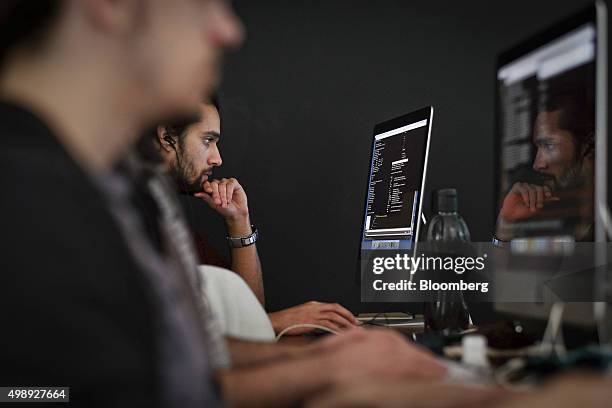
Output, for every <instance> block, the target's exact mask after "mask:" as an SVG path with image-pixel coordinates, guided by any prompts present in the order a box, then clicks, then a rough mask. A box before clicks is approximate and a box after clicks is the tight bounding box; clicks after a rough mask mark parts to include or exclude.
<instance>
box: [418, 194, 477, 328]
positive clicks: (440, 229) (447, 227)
mask: <svg viewBox="0 0 612 408" xmlns="http://www.w3.org/2000/svg"><path fill="white" fill-rule="evenodd" d="M434 202H435V203H436V207H437V212H438V214H437V215H436V216H435V217H434V218H433V219H432V220H431V222H430V224H429V228H428V230H427V241H428V242H429V243H430V244H433V245H434V246H436V245H438V246H439V247H441V248H445V247H448V246H452V245H453V244H457V243H461V242H466V243H467V242H470V231H469V229H468V227H467V224H466V223H465V221H464V220H463V218H462V217H461V216H460V215H459V213H458V212H457V210H458V207H459V205H458V198H457V190H455V189H454V188H447V189H442V190H438V191H437V192H436V197H435V200H434ZM448 273H454V272H452V271H450V272H448ZM423 314H424V317H425V330H426V331H429V332H442V333H444V334H449V333H454V332H458V331H462V330H465V329H467V328H468V327H469V324H470V315H469V312H468V308H467V305H466V303H465V300H464V298H463V295H462V294H461V292H459V293H456V292H446V291H439V292H438V296H437V300H436V301H434V302H427V303H425V305H424V311H423Z"/></svg>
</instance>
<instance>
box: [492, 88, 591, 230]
mask: <svg viewBox="0 0 612 408" xmlns="http://www.w3.org/2000/svg"><path fill="white" fill-rule="evenodd" d="M586 105H587V104H584V102H582V100H581V99H580V98H579V97H578V96H577V95H575V94H571V93H566V94H562V95H556V96H555V95H553V96H550V97H549V102H548V103H547V104H546V106H545V108H544V109H543V110H542V111H541V112H540V113H539V114H538V115H537V117H536V121H535V125H534V131H533V144H534V146H535V148H536V155H535V158H534V161H533V165H532V171H531V172H530V174H529V175H528V176H527V177H525V181H519V182H516V183H514V184H513V185H512V188H511V189H510V191H509V192H508V193H507V195H506V197H505V198H504V200H503V204H502V208H501V211H500V213H499V217H498V224H497V233H496V238H497V239H499V240H501V241H507V240H510V239H512V238H517V237H516V236H515V234H514V233H513V232H512V231H511V230H512V227H511V226H512V224H513V223H515V222H521V221H529V220H537V219H544V218H546V217H548V216H550V217H551V218H554V217H556V218H563V219H564V222H565V223H566V226H567V228H566V232H568V233H570V234H571V235H573V236H574V237H575V238H576V240H578V241H585V240H586V241H588V240H592V239H593V231H592V226H593V207H592V201H593V198H592V194H593V163H594V154H595V149H594V125H593V115H592V114H590V113H589V112H590V111H589V109H588V106H586ZM551 210H554V211H555V212H554V213H552V212H551ZM547 211H549V212H550V213H551V214H547ZM560 214H562V215H560ZM571 220H573V221H571Z"/></svg>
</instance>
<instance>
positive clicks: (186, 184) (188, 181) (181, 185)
mask: <svg viewBox="0 0 612 408" xmlns="http://www.w3.org/2000/svg"><path fill="white" fill-rule="evenodd" d="M194 173H195V169H194V167H193V165H191V162H190V161H189V160H188V158H186V157H185V156H183V155H182V154H181V153H179V152H178V151H177V152H176V166H174V167H173V168H172V178H174V181H175V182H176V185H177V187H178V189H179V192H181V193H183V194H190V195H191V194H195V193H200V192H202V191H203V189H202V175H200V176H199V177H193V174H194Z"/></svg>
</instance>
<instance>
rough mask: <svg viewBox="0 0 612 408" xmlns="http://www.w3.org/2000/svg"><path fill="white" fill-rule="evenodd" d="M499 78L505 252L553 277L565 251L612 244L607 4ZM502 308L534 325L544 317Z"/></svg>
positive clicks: (526, 48)
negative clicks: (578, 245) (610, 240)
mask: <svg viewBox="0 0 612 408" xmlns="http://www.w3.org/2000/svg"><path fill="white" fill-rule="evenodd" d="M496 69H497V71H496V105H497V106H496V138H495V139H496V146H495V149H496V151H495V161H496V168H495V171H496V177H495V179H496V188H495V217H496V218H495V237H496V238H497V239H499V241H496V242H499V243H502V244H503V243H504V242H506V243H507V251H510V252H511V253H512V255H513V256H514V261H515V266H516V265H521V263H520V262H516V259H517V258H520V257H521V256H525V257H529V258H528V263H529V265H531V266H532V267H534V269H537V268H539V271H538V272H542V273H545V272H546V271H545V269H546V260H547V259H551V258H554V257H555V256H557V255H563V251H564V250H565V249H566V247H565V246H564V245H563V243H575V242H605V241H606V230H605V225H604V223H603V222H602V212H601V209H602V208H603V209H605V208H607V180H608V177H607V176H608V175H607V172H608V166H607V151H608V146H607V12H606V6H605V4H604V3H601V2H597V3H595V4H593V5H592V6H590V7H588V8H587V9H586V10H583V11H581V12H579V13H577V14H576V15H573V16H571V17H570V18H568V19H566V20H564V21H562V22H560V23H558V24H555V25H554V26H552V27H550V28H548V29H547V30H545V31H544V32H542V33H540V34H538V35H535V36H533V37H531V38H529V39H528V40H527V41H524V42H523V43H521V44H519V45H518V46H516V47H513V48H512V49H510V50H508V51H506V52H504V53H503V54H501V55H500V56H499V58H498V62H497V68H496ZM522 265H523V266H525V265H526V264H522ZM497 308H498V309H503V310H504V311H511V312H516V313H518V314H521V313H524V312H525V311H529V314H531V315H533V314H534V313H535V310H536V309H537V308H538V307H536V306H534V305H533V304H531V305H529V306H527V305H522V304H520V303H516V304H504V305H498V306H497ZM541 309H542V310H547V309H548V307H547V306H544V305H542V306H541ZM541 315H542V317H543V316H545V315H546V312H544V313H541Z"/></svg>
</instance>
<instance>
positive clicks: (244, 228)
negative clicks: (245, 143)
mask: <svg viewBox="0 0 612 408" xmlns="http://www.w3.org/2000/svg"><path fill="white" fill-rule="evenodd" d="M202 189H203V190H204V191H203V192H200V193H195V194H194V196H195V197H198V198H201V199H202V201H204V202H205V203H206V204H208V205H209V206H210V207H211V208H212V209H213V210H215V211H217V212H218V213H219V214H220V215H221V216H222V217H223V218H225V222H226V223H227V226H228V233H229V234H230V236H244V235H248V234H250V233H251V232H252V231H251V224H250V219H249V205H248V199H247V195H246V192H245V191H244V189H243V188H242V186H241V185H240V183H239V182H238V180H236V179H235V178H229V179H226V178H223V179H221V180H212V181H205V182H204V183H203V184H202Z"/></svg>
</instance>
